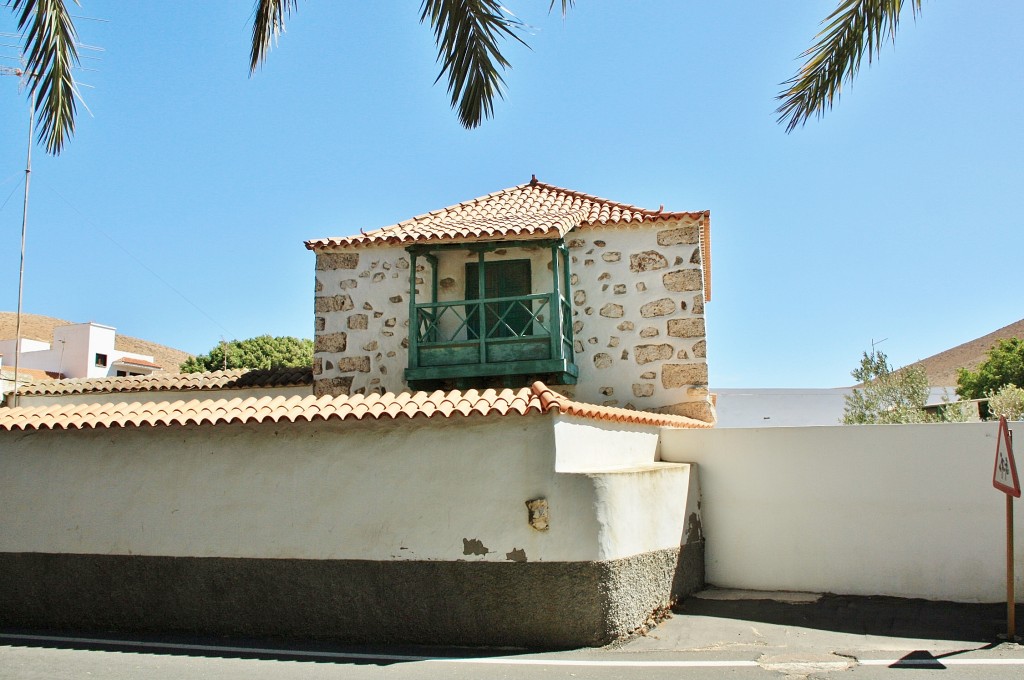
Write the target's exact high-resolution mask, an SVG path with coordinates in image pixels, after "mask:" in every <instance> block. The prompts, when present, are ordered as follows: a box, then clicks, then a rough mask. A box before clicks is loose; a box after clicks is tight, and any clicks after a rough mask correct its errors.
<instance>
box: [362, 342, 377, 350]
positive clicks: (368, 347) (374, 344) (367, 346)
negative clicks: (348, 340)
mask: <svg viewBox="0 0 1024 680" xmlns="http://www.w3.org/2000/svg"><path fill="white" fill-rule="evenodd" d="M377 347H378V345H377V341H376V340H371V341H370V342H368V343H366V344H365V345H363V346H362V350H363V351H364V352H376V351H377Z"/></svg>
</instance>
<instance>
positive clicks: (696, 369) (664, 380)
mask: <svg viewBox="0 0 1024 680" xmlns="http://www.w3.org/2000/svg"><path fill="white" fill-rule="evenodd" d="M670 356H671V355H670ZM666 358H669V357H666ZM707 384H708V365H707V364H705V363H703V362H702V363H699V364H665V365H664V366H662V367H661V385H662V387H664V388H665V389H672V388H674V387H686V386H688V385H707Z"/></svg>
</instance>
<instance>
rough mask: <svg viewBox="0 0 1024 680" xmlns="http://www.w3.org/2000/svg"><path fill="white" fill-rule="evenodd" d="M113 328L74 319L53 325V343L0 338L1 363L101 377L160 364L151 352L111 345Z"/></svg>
mask: <svg viewBox="0 0 1024 680" xmlns="http://www.w3.org/2000/svg"><path fill="white" fill-rule="evenodd" d="M116 335H117V334H116V332H115V330H114V328H113V327H112V326H104V325H102V324H98V323H93V322H91V321H90V322H89V323H76V324H69V325H67V326H58V327H57V328H55V329H53V344H48V343H45V342H41V341H39V340H29V339H27V338H22V339H21V342H20V345H19V343H18V342H17V341H16V340H0V367H2V368H4V369H13V368H14V363H15V362H14V358H15V352H16V351H18V350H20V351H18V354H19V357H18V367H19V368H20V369H35V370H38V371H47V372H49V373H56V374H59V375H61V376H62V377H65V378H103V377H107V376H129V375H149V374H150V373H153V372H154V371H159V370H160V368H161V367H160V366H159V365H158V364H156V363H154V362H153V357H152V356H147V355H144V354H134V353H132V352H123V351H121V350H117V349H114V340H115V338H116Z"/></svg>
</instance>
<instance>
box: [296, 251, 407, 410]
mask: <svg viewBox="0 0 1024 680" xmlns="http://www.w3.org/2000/svg"><path fill="white" fill-rule="evenodd" d="M409 262H410V258H409V254H408V253H406V252H405V250H404V249H402V248H394V247H372V248H359V249H353V250H350V251H347V252H335V253H317V256H316V297H315V307H314V309H315V314H316V316H315V322H314V324H315V325H314V336H313V337H314V341H313V352H314V357H313V379H314V391H315V392H316V394H318V395H320V394H365V393H372V392H379V393H384V392H401V391H403V390H406V389H408V388H407V386H406V384H405V368H406V366H407V365H408V346H409V266H410V265H409ZM417 268H418V269H420V270H421V271H422V269H423V266H422V265H419V266H418V267H417ZM417 280H418V281H420V282H422V278H421V277H419V276H418V279H417ZM422 290H423V288H422V287H421V288H420V291H421V292H422Z"/></svg>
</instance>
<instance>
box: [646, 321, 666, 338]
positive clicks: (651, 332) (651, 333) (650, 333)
mask: <svg viewBox="0 0 1024 680" xmlns="http://www.w3.org/2000/svg"><path fill="white" fill-rule="evenodd" d="M669 323H671V322H669ZM660 332H661V331H659V330H658V329H657V328H655V327H654V326H647V327H646V328H642V329H641V330H640V337H641V338H653V337H656V336H657V335H658V334H659V333H660Z"/></svg>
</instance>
